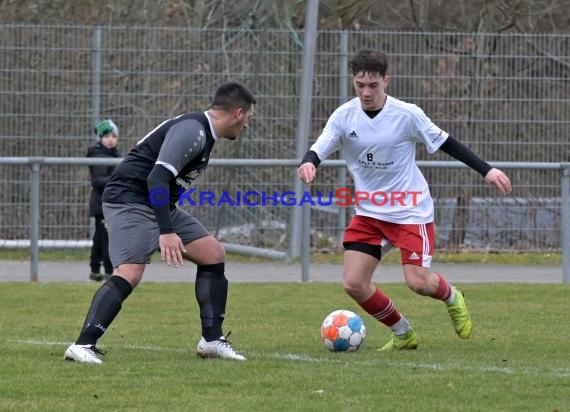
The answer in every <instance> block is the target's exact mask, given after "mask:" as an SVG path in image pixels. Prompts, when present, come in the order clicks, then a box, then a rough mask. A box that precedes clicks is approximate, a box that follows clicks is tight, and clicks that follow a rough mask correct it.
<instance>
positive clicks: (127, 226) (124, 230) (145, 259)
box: [103, 203, 209, 267]
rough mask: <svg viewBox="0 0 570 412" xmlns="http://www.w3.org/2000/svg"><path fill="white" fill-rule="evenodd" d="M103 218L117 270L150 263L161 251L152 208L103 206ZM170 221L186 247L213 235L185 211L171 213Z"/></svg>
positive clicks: (123, 204) (134, 205) (135, 205)
mask: <svg viewBox="0 0 570 412" xmlns="http://www.w3.org/2000/svg"><path fill="white" fill-rule="evenodd" d="M103 214H104V215H105V220H106V222H107V227H108V230H109V257H110V258H111V262H112V263H113V267H117V266H119V265H122V264H123V263H150V257H151V255H152V254H153V253H154V252H156V251H157V250H158V249H159V246H158V237H159V236H160V231H159V229H158V224H157V223H156V218H155V215H154V211H153V210H152V208H151V207H150V206H146V205H143V204H140V203H103ZM170 219H171V221H172V227H173V228H174V232H175V233H176V234H177V235H178V236H180V239H182V243H183V244H184V245H187V244H188V243H190V242H193V241H194V240H197V239H200V238H202V237H205V236H208V235H209V233H208V231H207V230H206V229H205V228H204V226H202V224H201V223H200V222H199V221H198V220H196V218H195V217H193V216H192V215H191V214H190V213H188V212H186V211H185V210H182V209H179V208H175V209H173V210H171V211H170Z"/></svg>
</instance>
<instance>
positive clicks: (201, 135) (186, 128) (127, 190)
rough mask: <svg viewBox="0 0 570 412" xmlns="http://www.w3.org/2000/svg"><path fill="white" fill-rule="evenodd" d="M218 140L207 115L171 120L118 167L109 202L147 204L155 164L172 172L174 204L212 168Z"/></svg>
mask: <svg viewBox="0 0 570 412" xmlns="http://www.w3.org/2000/svg"><path fill="white" fill-rule="evenodd" d="M214 142H215V140H214V138H213V135H212V131H211V129H210V123H209V121H208V118H207V117H206V115H205V114H204V113H202V112H200V113H187V114H183V115H180V116H177V117H174V118H172V119H168V120H166V121H164V122H163V123H161V124H160V125H158V126H157V127H156V128H155V129H154V130H152V131H151V132H150V133H148V134H147V135H146V136H145V137H143V138H142V139H141V140H140V141H139V142H138V143H137V144H136V146H135V147H134V148H133V149H132V150H131V151H130V152H129V154H128V155H127V156H126V157H125V159H124V160H123V162H121V164H120V165H119V166H118V167H117V169H116V170H115V173H114V174H113V176H112V177H111V181H110V182H109V183H108V184H107V186H106V187H105V192H104V193H103V201H104V202H107V203H127V202H128V203H144V204H150V203H149V200H148V185H147V178H148V175H149V174H150V171H151V170H152V169H153V167H154V166H155V164H159V165H161V166H162V167H165V168H166V169H168V170H169V171H170V172H171V173H172V179H171V180H170V182H169V192H170V203H171V204H175V203H176V201H177V200H178V198H179V193H180V190H187V189H188V188H189V187H190V185H191V184H192V181H193V180H194V179H196V178H197V177H198V176H199V175H200V174H201V173H202V172H203V171H204V169H205V168H206V166H207V165H208V161H209V160H210V152H211V151H212V148H213V146H214Z"/></svg>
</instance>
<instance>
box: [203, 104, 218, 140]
mask: <svg viewBox="0 0 570 412" xmlns="http://www.w3.org/2000/svg"><path fill="white" fill-rule="evenodd" d="M204 115H205V116H206V119H208V123H209V124H210V130H211V131H212V137H213V138H214V140H218V136H216V131H215V130H214V126H213V125H212V120H210V116H209V115H208V111H205V112H204Z"/></svg>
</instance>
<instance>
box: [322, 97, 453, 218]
mask: <svg viewBox="0 0 570 412" xmlns="http://www.w3.org/2000/svg"><path fill="white" fill-rule="evenodd" d="M448 136H449V134H448V133H447V132H445V131H443V130H442V129H440V128H439V127H437V126H436V125H435V124H434V123H433V122H432V121H431V120H430V119H429V118H428V117H427V116H426V114H425V113H424V112H423V110H422V109H420V108H419V107H418V106H416V105H414V104H410V103H405V102H403V101H401V100H398V99H395V98H393V97H391V96H386V103H385V104H384V107H383V108H382V110H381V111H380V113H378V114H377V115H376V116H375V117H374V118H372V119H371V118H370V117H369V116H368V115H367V114H366V113H365V112H364V111H363V110H362V107H361V105H360V100H359V99H358V98H354V99H352V100H350V101H348V102H347V103H345V104H343V105H342V106H340V107H339V108H338V109H336V110H335V111H334V113H333V114H332V115H331V117H330V118H329V120H328V121H327V124H326V126H325V128H324V130H323V132H322V134H321V135H320V136H319V138H318V139H317V141H316V142H315V144H314V145H313V146H311V150H313V151H314V152H316V153H317V155H318V156H319V159H320V160H324V159H326V158H327V157H328V156H330V155H331V154H332V153H333V152H335V151H337V150H339V149H340V148H343V149H344V158H345V160H346V162H347V166H348V170H349V172H350V174H351V175H352V179H353V180H354V189H355V193H358V192H362V193H361V194H359V197H360V199H361V200H359V201H358V204H356V202H355V209H356V214H357V215H361V216H369V217H373V218H375V219H379V220H383V221H387V222H392V223H401V224H422V223H429V222H433V219H434V217H433V200H432V198H431V195H430V192H429V187H428V184H427V182H426V180H425V178H424V176H423V175H422V173H421V172H420V169H418V167H417V166H416V143H418V142H420V143H423V144H424V145H425V146H426V148H427V150H428V152H429V153H434V152H435V151H436V150H437V149H439V147H440V146H441V145H442V144H443V142H445V140H446V139H447V137H448ZM355 193H352V195H353V197H354V195H355ZM344 194H346V192H344ZM367 196H368V199H366V197H367ZM345 204H347V203H345Z"/></svg>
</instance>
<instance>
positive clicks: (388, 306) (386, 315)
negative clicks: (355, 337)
mask: <svg viewBox="0 0 570 412" xmlns="http://www.w3.org/2000/svg"><path fill="white" fill-rule="evenodd" d="M359 305H360V306H361V307H362V309H364V310H365V311H366V312H367V313H369V314H370V315H372V317H374V318H375V319H376V320H378V321H380V322H382V323H383V324H384V325H386V326H392V325H393V324H395V323H396V322H398V321H399V320H400V319H401V318H402V315H400V312H398V311H397V310H396V306H394V302H392V299H390V298H389V297H388V296H386V295H385V294H384V293H383V292H382V291H381V290H380V289H378V288H377V289H376V292H374V294H373V295H372V296H371V297H370V299H368V300H367V301H366V302H364V303H359Z"/></svg>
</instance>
